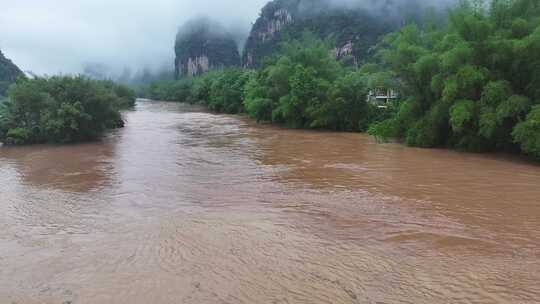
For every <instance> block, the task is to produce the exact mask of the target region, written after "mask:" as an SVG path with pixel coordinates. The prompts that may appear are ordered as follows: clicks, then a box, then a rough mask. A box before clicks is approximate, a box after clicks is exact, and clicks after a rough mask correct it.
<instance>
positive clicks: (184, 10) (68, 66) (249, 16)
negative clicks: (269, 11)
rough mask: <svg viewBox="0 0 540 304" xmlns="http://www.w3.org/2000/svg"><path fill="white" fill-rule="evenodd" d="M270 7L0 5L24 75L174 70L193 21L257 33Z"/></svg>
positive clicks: (201, 0) (51, 1) (74, 0)
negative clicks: (97, 66) (180, 36)
mask: <svg viewBox="0 0 540 304" xmlns="http://www.w3.org/2000/svg"><path fill="white" fill-rule="evenodd" d="M266 2H267V0H0V49H1V50H2V51H3V52H4V54H5V55H6V57H8V58H10V59H12V60H13V61H14V62H15V63H16V64H17V65H18V66H19V67H20V68H21V69H22V70H25V71H26V70H30V71H33V72H35V73H38V74H45V73H46V74H56V73H77V72H81V71H82V68H83V66H84V65H85V64H86V63H101V64H105V65H107V66H110V67H112V68H114V69H116V70H118V71H120V70H122V69H123V68H124V67H130V68H131V69H132V70H137V69H141V68H143V67H152V68H159V67H160V66H164V65H169V66H171V67H172V66H173V60H174V51H173V46H174V39H175V35H176V31H177V29H178V27H179V26H180V25H182V24H183V23H184V22H185V21H187V20H188V19H190V18H192V17H197V16H203V15H204V16H209V17H211V18H213V19H216V20H217V21H219V22H221V23H222V24H224V25H226V26H230V27H234V28H236V29H238V28H242V29H243V30H244V31H246V32H247V31H249V29H250V27H251V23H252V22H254V21H255V19H256V18H257V16H258V14H259V11H260V9H261V8H262V6H263V5H264V4H265V3H266Z"/></svg>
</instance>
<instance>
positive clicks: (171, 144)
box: [0, 101, 540, 304]
mask: <svg viewBox="0 0 540 304" xmlns="http://www.w3.org/2000/svg"><path fill="white" fill-rule="evenodd" d="M125 118H126V121H127V124H126V128H124V129H121V130H117V131H114V132H112V133H110V134H108V135H107V136H106V137H105V138H104V139H103V140H102V141H99V142H94V143H87V144H77V145H67V146H47V145H40V146H28V147H0V231H1V232H0V303H8V304H12V303H17V304H26V303H30V304H32V303H36V304H37V303H47V304H48V303H51V304H53V303H54V304H62V303H89V304H90V303H98V304H101V303H111V304H112V303H114V304H118V303H129V304H138V303H141V304H147V303H152V304H161V303H163V304H168V303H194V304H195V303H197V304H205V303H246V304H252V303H309V304H317V303H374V304H375V303H377V304H382V303H539V302H540V166H539V165H536V164H532V163H527V162H524V161H521V160H519V159H515V158H511V157H504V156H495V155H485V154H468V153H460V152H455V151H446V150H437V149H434V150H424V149H416V148H410V147H405V146H402V145H399V144H392V143H389V144H381V143H377V142H376V141H375V140H374V139H372V138H370V137H369V136H367V135H363V134H357V133H331V132H318V131H302V130H288V129H283V128H279V127H276V126H268V125H257V124H255V123H254V122H253V121H251V120H249V119H247V118H243V117H240V116H230V115H216V114H212V113H208V112H206V111H204V109H202V108H198V107H195V106H190V105H185V104H179V103H162V102H148V101H146V102H145V101H140V102H138V104H137V106H136V109H135V110H133V111H130V112H126V113H125Z"/></svg>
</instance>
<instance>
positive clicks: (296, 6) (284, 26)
mask: <svg viewBox="0 0 540 304" xmlns="http://www.w3.org/2000/svg"><path fill="white" fill-rule="evenodd" d="M411 1H414V0H411ZM378 3H381V2H378ZM382 3H383V4H384V5H381V4H379V5H376V4H373V5H371V7H370V8H368V7H366V6H365V5H364V6H360V5H348V6H344V5H341V6H339V5H335V1H330V0H274V1H271V2H269V3H268V4H267V5H266V6H264V8H263V9H262V11H261V14H260V17H259V18H258V19H257V21H256V22H255V24H254V25H253V27H252V30H251V33H250V35H249V38H248V40H247V42H246V45H245V49H244V52H243V58H242V63H243V65H244V66H245V67H248V68H249V67H257V66H258V65H260V64H261V62H262V60H263V58H264V57H266V56H269V55H271V54H273V53H274V52H276V51H277V50H279V46H280V44H281V42H283V41H285V40H287V39H290V38H300V36H301V35H302V34H303V33H304V32H306V31H310V32H312V33H314V34H315V35H316V36H318V37H319V38H321V39H327V38H330V39H331V40H332V41H333V42H334V44H335V49H334V53H335V55H336V57H337V58H338V59H342V58H347V60H348V62H349V63H351V64H358V63H359V62H361V61H362V60H363V58H364V57H365V56H366V54H367V53H368V50H369V49H370V48H371V47H372V46H373V45H374V44H376V43H377V41H378V40H379V39H380V37H381V36H383V35H384V34H386V33H388V32H390V31H392V30H394V29H395V28H397V26H398V25H399V24H400V22H401V21H400V18H399V16H398V17H396V16H397V14H396V11H397V10H398V9H397V7H395V5H396V4H395V3H396V2H392V1H385V2H382Z"/></svg>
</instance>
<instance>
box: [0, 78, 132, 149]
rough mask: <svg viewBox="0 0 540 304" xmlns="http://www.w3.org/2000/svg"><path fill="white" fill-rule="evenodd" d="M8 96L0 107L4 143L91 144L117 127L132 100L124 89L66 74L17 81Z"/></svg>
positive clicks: (129, 92)
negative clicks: (85, 142)
mask: <svg viewBox="0 0 540 304" xmlns="http://www.w3.org/2000/svg"><path fill="white" fill-rule="evenodd" d="M8 94H9V95H8V100H7V101H5V102H4V103H3V104H1V105H0V141H2V142H4V143H8V144H32V143H46V142H51V143H68V142H79V141H87V140H94V139H97V138H98V137H99V136H100V135H101V134H102V133H103V132H104V131H105V130H107V129H112V128H118V127H122V126H123V120H122V117H121V115H120V112H119V111H120V110H121V109H125V108H128V107H132V106H133V105H134V102H135V94H134V92H133V91H132V90H131V89H129V88H126V87H124V86H119V85H116V84H114V83H112V82H109V81H97V80H90V79H88V78H84V77H69V76H62V77H60V76H57V77H51V78H36V79H19V80H18V81H17V82H16V84H15V85H13V86H12V87H11V88H10V89H9V91H8Z"/></svg>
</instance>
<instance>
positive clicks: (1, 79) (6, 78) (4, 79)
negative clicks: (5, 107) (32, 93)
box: [0, 50, 23, 96]
mask: <svg viewBox="0 0 540 304" xmlns="http://www.w3.org/2000/svg"><path fill="white" fill-rule="evenodd" d="M21 75H23V72H21V70H20V69H19V68H18V67H17V66H16V65H15V64H13V62H11V60H9V59H7V58H6V57H4V54H3V53H2V51H1V50H0V96H2V95H5V93H6V90H7V88H8V87H9V85H10V84H12V83H13V82H15V80H16V79H17V77H19V76H21Z"/></svg>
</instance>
